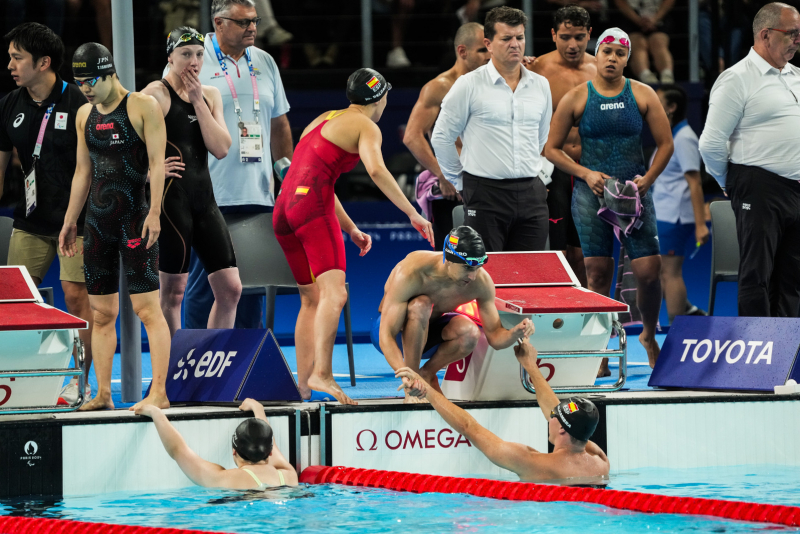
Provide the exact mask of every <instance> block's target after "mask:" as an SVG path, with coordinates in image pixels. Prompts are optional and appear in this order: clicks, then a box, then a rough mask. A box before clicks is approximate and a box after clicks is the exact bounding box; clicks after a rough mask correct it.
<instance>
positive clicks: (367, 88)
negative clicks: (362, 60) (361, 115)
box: [347, 69, 392, 106]
mask: <svg viewBox="0 0 800 534" xmlns="http://www.w3.org/2000/svg"><path fill="white" fill-rule="evenodd" d="M391 88H392V84H390V83H389V82H387V81H386V78H384V77H383V75H382V74H381V73H380V72H378V71H377V70H373V69H358V70H357V71H355V72H354V73H353V74H351V75H350V77H349V78H348V79H347V99H348V100H349V101H350V102H351V103H353V104H357V105H359V106H366V105H367V104H373V103H375V102H377V101H378V100H380V99H381V98H382V97H383V95H385V94H386V91H388V90H389V89H391Z"/></svg>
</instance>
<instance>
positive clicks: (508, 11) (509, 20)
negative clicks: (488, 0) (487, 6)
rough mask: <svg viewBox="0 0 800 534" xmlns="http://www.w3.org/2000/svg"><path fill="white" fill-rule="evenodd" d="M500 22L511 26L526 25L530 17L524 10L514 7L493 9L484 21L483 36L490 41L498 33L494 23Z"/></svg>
mask: <svg viewBox="0 0 800 534" xmlns="http://www.w3.org/2000/svg"><path fill="white" fill-rule="evenodd" d="M498 22H500V23H502V24H508V25H509V26H519V25H520V24H522V25H523V26H525V25H527V24H528V17H527V16H526V15H525V13H523V12H522V10H520V9H514V8H513V7H508V6H500V7H496V8H494V9H492V10H491V11H489V12H488V13H487V14H486V20H484V21H483V36H484V37H486V38H487V39H489V40H490V41H491V40H493V39H494V36H495V34H497V30H496V29H495V27H494V25H495V24H497V23H498Z"/></svg>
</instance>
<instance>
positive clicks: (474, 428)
mask: <svg viewBox="0 0 800 534" xmlns="http://www.w3.org/2000/svg"><path fill="white" fill-rule="evenodd" d="M514 353H515V354H516V356H517V359H518V360H519V362H520V364H522V366H523V367H524V368H525V370H526V371H527V372H528V374H529V375H530V377H531V380H532V382H533V387H534V388H535V389H536V401H537V402H538V403H539V407H540V408H541V409H542V413H543V414H544V416H545V418H547V419H548V434H549V438H548V439H549V441H550V443H552V444H553V452H552V453H549V454H548V453H543V452H539V451H537V450H536V449H534V448H533V447H529V446H527V445H523V444H522V443H512V442H509V441H504V440H502V439H500V438H499V437H497V436H496V435H494V434H493V433H492V432H490V431H489V430H487V429H485V428H484V427H482V426H481V425H480V424H479V423H478V422H477V421H476V420H475V419H474V418H473V417H472V416H471V415H469V414H468V413H467V412H466V411H465V410H463V409H461V408H459V407H458V406H456V405H455V404H453V403H452V402H450V401H449V400H447V399H446V398H445V397H444V396H443V395H442V394H441V393H439V392H438V391H436V390H435V389H433V388H431V387H430V386H428V384H427V383H425V382H424V381H423V380H422V379H421V378H420V376H419V375H418V374H417V373H415V372H414V371H412V370H411V369H408V368H402V369H398V370H397V371H396V373H395V374H396V375H397V377H398V378H402V379H403V384H402V385H401V386H400V387H401V388H405V389H406V391H408V392H409V393H410V394H416V395H417V396H424V397H425V398H426V399H427V400H428V401H429V402H430V403H431V406H433V408H434V409H435V410H436V411H437V412H438V413H439V415H441V416H442V418H443V419H444V420H445V421H446V422H447V424H449V425H450V426H451V427H453V429H454V430H455V431H456V432H459V433H460V434H461V435H463V436H464V437H466V438H467V439H469V440H470V442H471V443H472V444H473V445H475V447H477V448H478V449H479V450H480V451H481V452H482V453H483V454H484V455H485V456H486V457H487V458H488V459H489V460H490V461H491V462H492V463H493V464H495V465H497V466H499V467H502V468H503V469H508V470H509V471H513V472H514V473H516V474H517V476H519V478H520V480H521V481H523V482H535V481H546V480H557V479H570V478H583V479H585V478H592V479H601V478H605V477H608V472H609V462H608V457H607V456H606V454H605V453H604V452H603V450H602V449H601V448H600V447H599V446H598V445H597V444H596V443H594V442H592V441H589V438H590V437H591V436H592V434H593V433H594V430H595V428H596V427H597V423H598V421H599V415H598V412H597V407H595V405H594V404H593V403H592V402H591V401H589V400H587V399H583V398H578V397H572V398H570V399H567V400H563V401H559V399H558V397H556V394H555V393H553V390H552V388H551V387H550V385H549V384H548V383H547V380H545V378H544V377H543V376H542V373H541V371H539V367H538V366H537V365H536V358H537V355H538V354H537V352H536V349H535V348H534V347H533V346H532V345H531V344H530V343H529V342H528V338H527V337H525V338H523V339H522V340H521V342H520V344H519V345H518V346H516V347H514ZM398 389H400V388H398Z"/></svg>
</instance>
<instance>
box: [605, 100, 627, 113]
mask: <svg viewBox="0 0 800 534" xmlns="http://www.w3.org/2000/svg"><path fill="white" fill-rule="evenodd" d="M608 109H625V102H612V103H610V104H600V111H606V110H608Z"/></svg>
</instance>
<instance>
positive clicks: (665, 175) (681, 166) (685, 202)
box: [650, 120, 700, 224]
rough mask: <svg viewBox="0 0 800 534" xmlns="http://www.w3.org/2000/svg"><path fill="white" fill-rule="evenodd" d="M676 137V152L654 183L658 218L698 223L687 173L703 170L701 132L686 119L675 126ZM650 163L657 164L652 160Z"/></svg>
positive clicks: (674, 139)
mask: <svg viewBox="0 0 800 534" xmlns="http://www.w3.org/2000/svg"><path fill="white" fill-rule="evenodd" d="M672 138H673V143H674V145H675V151H674V152H673V153H672V157H671V158H670V159H669V163H667V166H666V168H664V172H662V173H661V174H660V175H659V177H658V179H657V180H656V181H655V183H654V184H653V204H655V207H656V219H658V220H659V221H664V222H668V223H673V224H675V223H681V224H694V208H693V207H692V199H691V197H690V195H689V182H687V181H686V176H685V174H686V173H687V172H692V171H699V170H700V149H699V147H698V139H697V134H696V133H694V130H692V127H691V126H689V123H688V122H687V121H685V120H683V121H681V122H679V123H678V124H676V125H675V126H674V127H673V128H672ZM653 157H655V152H654V153H653ZM650 164H651V165H652V164H653V160H652V159H651V160H650Z"/></svg>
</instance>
